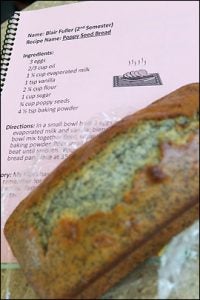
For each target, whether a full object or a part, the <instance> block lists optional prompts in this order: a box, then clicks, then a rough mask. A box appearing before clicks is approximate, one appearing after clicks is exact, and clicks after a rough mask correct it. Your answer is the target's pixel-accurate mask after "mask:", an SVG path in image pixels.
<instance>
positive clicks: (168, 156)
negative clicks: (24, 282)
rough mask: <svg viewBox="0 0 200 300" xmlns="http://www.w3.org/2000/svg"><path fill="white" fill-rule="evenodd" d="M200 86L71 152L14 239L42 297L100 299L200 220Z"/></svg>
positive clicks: (26, 203) (11, 230)
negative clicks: (186, 228)
mask: <svg viewBox="0 0 200 300" xmlns="http://www.w3.org/2000/svg"><path fill="white" fill-rule="evenodd" d="M198 95H199V85H198V84H197V83H194V84H190V85H186V86H184V87H182V88H180V89H178V90H176V91H174V92H172V93H171V94H169V95H167V96H165V97H163V98H162V99H160V100H157V101H156V102H154V103H153V104H151V105H150V106H148V107H147V108H145V109H143V110H140V111H139V112H137V113H135V114H133V115H131V116H128V117H126V118H124V119H122V120H121V121H119V122H118V123H116V124H114V125H113V126H111V127H110V128H108V129H107V130H106V131H104V132H103V133H101V134H99V135H98V136H97V137H95V138H94V139H92V140H91V141H89V142H87V143H86V144H84V145H83V146H82V147H81V148H79V149H78V150H76V151H75V152H74V153H73V154H71V155H70V156H69V157H68V158H67V159H66V160H65V161H63V162H62V163H61V164H60V165H59V166H58V167H57V168H56V169H55V170H54V171H53V172H52V173H51V174H50V175H49V176H48V177H47V178H46V179H45V180H44V181H43V182H42V183H41V184H40V185H39V186H38V187H37V188H36V189H35V190H34V191H33V192H31V193H30V194H29V195H28V196H27V197H26V198H25V199H24V200H23V201H22V202H21V203H20V204H19V206H18V207H17V208H16V209H15V211H14V212H13V213H12V215H11V216H10V217H9V219H8V221H7V223H6V225H5V235H6V238H7V240H8V242H9V244H10V246H11V249H12V250H13V253H14V255H15V256H16V258H17V260H18V262H19V263H20V265H21V267H22V269H23V270H24V272H25V275H26V276H27V279H28V281H29V282H30V284H31V285H32V286H33V288H34V289H35V291H36V292H37V293H38V295H39V296H40V297H41V298H42V299H96V298H98V297H100V296H101V295H102V294H103V293H104V292H105V291H107V290H108V289H109V288H110V287H112V286H113V285H114V284H115V283H116V282H117V281H119V280H120V279H121V278H122V277H124V276H125V275H126V274H127V273H128V272H130V271H131V270H132V269H133V268H134V267H135V266H137V265H138V264H139V263H140V262H141V261H143V260H144V259H146V258H148V257H150V256H152V255H154V254H156V253H157V252H158V251H159V250H160V249H161V248H162V247H163V246H164V245H165V244H166V243H167V242H168V241H169V240H170V239H171V238H172V237H173V236H174V235H176V234H177V233H178V232H180V231H181V230H183V229H184V228H185V227H187V226H188V225H190V224H191V223H192V222H194V220H195V219H196V218H198V211H199V210H198V197H199V175H198V170H199V156H198V152H199V102H198Z"/></svg>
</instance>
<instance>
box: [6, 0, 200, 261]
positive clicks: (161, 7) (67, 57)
mask: <svg viewBox="0 0 200 300" xmlns="http://www.w3.org/2000/svg"><path fill="white" fill-rule="evenodd" d="M197 37H198V3H197V2H196V1H130V2H129V1H116V2H115V1H112V2H111V1H105V2H104V1H102V2H101V1H99V2H98V1H95V2H82V3H75V4H72V5H66V6H59V7H54V8H48V9H42V10H37V11H31V12H22V13H21V14H20V21H19V25H18V28H17V36H16V39H15V43H14V48H13V51H12V56H11V61H10V65H9V70H8V73H7V76H6V81H5V86H4V90H3V93H2V100H1V101H2V129H1V130H2V131H1V134H2V158H1V159H2V170H1V179H2V192H3V195H2V224H1V229H3V227H4V224H5V221H6V219H7V218H8V216H9V215H10V213H11V212H12V211H13V209H14V208H15V207H16V205H17V204H18V203H19V202H20V201H21V197H22V195H23V197H25V196H26V195H27V194H28V193H29V192H30V190H31V189H32V188H33V187H34V186H36V185H37V184H38V183H39V182H40V181H41V180H42V178H43V177H44V176H45V175H46V174H48V173H49V172H50V171H51V170H52V169H53V168H54V167H55V166H57V165H58V163H59V162H60V161H61V160H62V159H63V158H64V157H66V156H67V155H68V154H69V152H70V151H72V149H70V148H68V149H65V150H64V149H63V152H62V155H60V153H58V151H57V150H56V148H57V146H58V144H59V141H61V140H59V139H58V136H59V132H61V131H62V130H63V132H65V133H66V134H67V133H70V132H71V133H73V132H74V133H75V132H76V128H78V127H79V126H82V124H84V122H85V121H87V120H90V118H92V117H93V116H94V115H95V114H98V113H100V112H107V113H108V112H109V111H111V110H114V109H115V108H120V107H121V108H124V107H131V108H132V112H135V111H137V110H139V109H141V108H143V107H145V106H147V105H148V104H150V103H151V102H152V101H154V100H156V99H158V98H160V97H161V96H164V95H166V94H168V93H170V92H172V91H173V90H175V89H177V88H179V87H180V86H182V85H185V84H188V83H192V82H196V81H198V74H199V70H198V65H199V62H198V53H199V50H198V44H199V42H198V38H197ZM105 127H106V125H105ZM60 136H61V135H60ZM73 139H76V136H75V134H74V136H73V137H72V142H73ZM56 142H57V143H56ZM76 142H77V141H76ZM52 147H53V148H54V152H51V153H50V151H49V150H45V149H51V148H52ZM45 151H47V152H45ZM48 151H49V152H48ZM52 151H53V150H52ZM41 153H42V154H43V155H44V156H43V158H41V159H40V167H41V168H42V170H43V172H39V171H40V169H38V165H35V169H34V172H35V173H34V174H35V177H34V185H32V184H31V185H30V184H29V183H30V182H29V181H30V180H29V177H28V175H27V180H26V181H25V182H24V181H22V180H20V178H24V177H23V174H24V172H26V171H27V170H30V168H34V161H35V159H36V158H37V157H38V155H40V154H41ZM17 190H19V192H16V191H17ZM2 237H3V240H2V262H14V261H15V258H14V257H13V256H12V254H11V251H10V249H9V247H8V245H7V243H6V241H5V238H4V236H2Z"/></svg>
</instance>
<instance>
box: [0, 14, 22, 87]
mask: <svg viewBox="0 0 200 300" xmlns="http://www.w3.org/2000/svg"><path fill="white" fill-rule="evenodd" d="M19 16H20V12H18V11H17V12H15V13H14V15H13V16H12V17H11V18H10V19H9V21H8V25H7V28H6V34H5V39H4V42H3V46H2V51H1V92H2V91H3V87H4V84H5V80H6V74H7V71H8V66H9V63H10V57H11V54H12V50H13V46H14V41H15V36H16V31H17V26H18V22H19Z"/></svg>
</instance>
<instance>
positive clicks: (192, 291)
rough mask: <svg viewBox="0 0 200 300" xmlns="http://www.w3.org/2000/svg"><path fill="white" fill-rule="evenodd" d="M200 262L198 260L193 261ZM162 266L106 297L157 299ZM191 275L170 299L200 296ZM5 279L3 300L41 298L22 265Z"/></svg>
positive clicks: (155, 261)
mask: <svg viewBox="0 0 200 300" xmlns="http://www.w3.org/2000/svg"><path fill="white" fill-rule="evenodd" d="M74 2H79V1H36V2H34V3H33V4H31V5H30V6H28V7H27V8H26V9H24V10H36V9H41V8H45V7H52V6H58V5H63V4H70V3H74ZM6 27H7V21H6V22H4V23H3V24H1V47H2V45H3V40H4V36H5V31H6ZM198 262H199V261H194V262H193V263H194V264H196V263H198ZM194 264H193V265H192V264H190V268H193V267H194ZM158 267H159V258H158V257H155V258H152V259H150V260H148V261H146V262H144V263H143V264H142V265H140V266H139V267H138V268H137V269H136V270H134V271H133V272H132V273H130V274H129V275H128V276H127V277H126V278H125V279H123V280H122V281H121V282H120V283H118V284H117V285H116V286H115V287H114V288H113V289H111V290H110V291H109V292H108V293H107V294H106V295H104V296H103V297H102V299H157V280H158ZM188 274H189V273H188ZM188 274H184V275H183V277H184V276H185V279H183V280H182V284H181V286H180V287H179V289H178V290H177V291H174V293H172V294H171V296H170V298H169V299H198V291H199V284H198V278H199V274H196V273H195V272H190V276H189V278H188ZM191 274H192V275H191ZM1 282H2V288H1V299H39V298H38V297H37V295H36V294H35V293H34V291H33V290H32V288H31V287H30V286H29V284H28V283H27V281H26V278H25V276H24V274H23V273H22V271H21V269H19V268H14V269H12V268H9V269H8V268H7V269H2V270H1Z"/></svg>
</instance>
